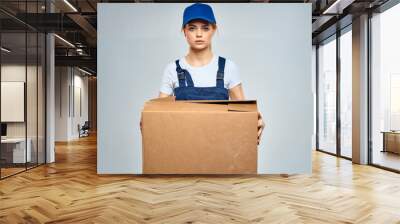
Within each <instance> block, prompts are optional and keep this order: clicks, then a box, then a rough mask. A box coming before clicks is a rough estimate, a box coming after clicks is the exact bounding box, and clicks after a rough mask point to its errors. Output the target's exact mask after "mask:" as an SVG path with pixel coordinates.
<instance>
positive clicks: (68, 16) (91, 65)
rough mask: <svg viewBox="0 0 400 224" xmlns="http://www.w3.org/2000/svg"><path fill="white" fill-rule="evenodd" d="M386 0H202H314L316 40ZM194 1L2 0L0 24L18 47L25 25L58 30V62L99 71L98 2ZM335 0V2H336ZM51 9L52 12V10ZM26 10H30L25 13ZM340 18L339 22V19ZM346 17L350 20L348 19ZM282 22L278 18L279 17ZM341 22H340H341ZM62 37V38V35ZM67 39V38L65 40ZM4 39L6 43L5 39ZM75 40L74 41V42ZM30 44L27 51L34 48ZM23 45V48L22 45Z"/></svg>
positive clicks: (253, 0) (268, 0) (284, 0)
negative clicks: (97, 43) (97, 54)
mask: <svg viewBox="0 0 400 224" xmlns="http://www.w3.org/2000/svg"><path fill="white" fill-rule="evenodd" d="M386 1H387V0H250V1H241V0H239V1H235V0H230V1H227V0H221V1H202V2H214V3H215V2H230V3H236V2H237V3H239V2H251V3H254V4H262V3H311V4H312V13H313V15H312V21H310V22H311V23H312V27H313V29H312V35H313V43H314V44H315V43H318V42H319V41H321V40H323V39H324V38H327V37H329V36H330V35H332V34H333V33H335V32H336V29H337V27H339V28H340V27H344V26H347V25H349V24H351V20H352V19H351V18H352V17H353V16H357V15H358V14H360V13H362V12H365V11H366V10H371V9H374V8H376V7H378V6H380V5H382V4H383V3H385V2H386ZM100 2H108V3H122V2H123V3H138V2H141V3H148V2H158V3H161V2H163V3H164V2H195V1H177V0H175V1H169V0H165V1H151V0H47V7H46V0H1V2H0V24H1V30H2V32H3V33H6V35H3V36H4V38H8V40H5V41H7V42H8V43H12V42H14V43H13V44H10V46H12V47H13V48H14V47H15V49H18V46H24V43H25V42H24V41H25V39H24V38H22V39H21V37H22V36H23V35H21V34H18V32H19V33H21V32H23V33H24V32H25V29H29V30H30V31H39V32H55V33H56V34H57V35H58V37H57V38H55V44H56V65H70V66H80V67H85V68H87V69H89V70H91V71H94V72H95V71H96V53H97V51H96V49H97V48H96V42H97V32H96V30H97V3H100ZM335 2H336V3H335ZM50 11H52V13H49V12H50ZM26 12H27V13H26ZM339 20H340V21H341V22H340V23H338V21H339ZM346 21H347V22H346ZM277 22H279V20H278V21H277ZM338 24H340V26H338ZM59 37H60V38H59ZM64 40H66V41H64ZM3 43H5V42H4V41H3ZM71 44H72V45H71ZM30 46H34V45H33V44H32V45H31V44H29V47H28V51H31V49H30ZM21 49H23V48H21Z"/></svg>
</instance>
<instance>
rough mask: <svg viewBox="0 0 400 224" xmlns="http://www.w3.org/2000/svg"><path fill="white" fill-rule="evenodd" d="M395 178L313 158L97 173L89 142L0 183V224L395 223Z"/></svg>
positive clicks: (66, 147)
mask: <svg viewBox="0 0 400 224" xmlns="http://www.w3.org/2000/svg"><path fill="white" fill-rule="evenodd" d="M399 199H400V175H399V174H396V173H392V172H388V171H384V170H381V169H378V168H374V167H370V166H360V165H354V164H352V163H351V162H350V161H348V160H344V159H338V158H336V157H333V156H330V155H327V154H323V153H320V152H314V153H313V174H311V175H289V176H288V175H260V176H254V175H253V176H246V175H236V176H221V175H218V176H196V175H188V176H184V175H183V176H182V175H181V176H173V175H170V176H163V175H159V176H135V175H116V176H112V175H107V176H99V175H97V174H96V138H95V136H91V137H88V138H83V139H81V140H79V141H74V142H69V143H58V144H57V146H56V163H54V164H50V165H46V166H41V167H38V168H35V169H33V170H29V171H27V172H25V173H21V174H18V175H16V176H13V177H10V178H7V179H5V180H2V181H0V202H1V203H0V223H400V212H399V211H400V200H399Z"/></svg>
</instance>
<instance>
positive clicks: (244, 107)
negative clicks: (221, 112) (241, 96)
mask: <svg viewBox="0 0 400 224" xmlns="http://www.w3.org/2000/svg"><path fill="white" fill-rule="evenodd" d="M228 110H229V111H243V112H254V111H257V104H256V103H229V104H228Z"/></svg>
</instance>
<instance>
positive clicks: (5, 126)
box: [1, 123, 7, 136]
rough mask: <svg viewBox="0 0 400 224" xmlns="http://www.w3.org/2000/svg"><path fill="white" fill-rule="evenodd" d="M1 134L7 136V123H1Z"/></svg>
mask: <svg viewBox="0 0 400 224" xmlns="http://www.w3.org/2000/svg"><path fill="white" fill-rule="evenodd" d="M1 136H7V124H5V123H2V124H1Z"/></svg>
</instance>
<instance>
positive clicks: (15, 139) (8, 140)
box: [1, 138, 30, 144]
mask: <svg viewBox="0 0 400 224" xmlns="http://www.w3.org/2000/svg"><path fill="white" fill-rule="evenodd" d="M29 140H30V139H29V138H28V141H29ZM20 142H25V138H6V139H1V143H14V144H15V143H20Z"/></svg>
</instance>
